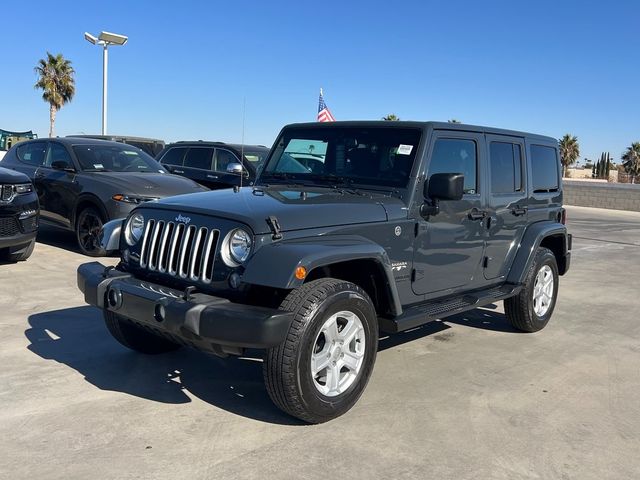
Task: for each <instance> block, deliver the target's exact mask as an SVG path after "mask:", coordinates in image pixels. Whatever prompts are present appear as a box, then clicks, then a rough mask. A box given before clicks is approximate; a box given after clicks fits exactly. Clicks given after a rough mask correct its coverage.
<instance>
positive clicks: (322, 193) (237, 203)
mask: <svg viewBox="0 0 640 480" xmlns="http://www.w3.org/2000/svg"><path fill="white" fill-rule="evenodd" d="M385 203H387V204H393V206H394V208H392V210H393V211H395V212H397V211H400V210H401V208H400V207H399V206H398V205H396V204H402V201H401V200H399V199H397V198H392V197H389V196H386V195H382V194H375V193H374V194H369V193H367V194H365V195H356V194H353V193H346V192H341V191H340V190H334V189H330V188H304V189H302V188H299V187H285V186H271V187H268V188H267V187H264V188H263V187H260V188H252V187H245V188H241V189H240V190H239V191H237V192H235V191H234V190H232V189H225V190H215V191H211V192H205V193H194V194H188V195H179V196H177V197H172V198H166V199H162V200H159V201H157V202H150V203H148V204H145V205H143V206H141V207H140V208H143V209H145V208H159V209H163V210H172V211H175V212H176V214H183V215H185V214H189V213H196V214H201V215H209V216H215V217H222V218H225V219H229V220H234V221H238V222H241V223H244V224H246V225H248V226H249V227H251V229H252V230H253V232H254V233H256V234H263V233H269V232H270V229H269V226H268V224H267V222H266V219H267V217H270V216H274V217H276V218H277V219H278V223H279V224H280V227H281V229H282V231H283V232H286V231H291V230H303V229H308V228H322V227H332V226H340V225H353V224H358V223H371V222H384V221H387V220H388V219H389V216H388V215H387V208H385ZM403 211H404V215H405V217H406V209H404V210H403Z"/></svg>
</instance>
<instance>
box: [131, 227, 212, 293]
mask: <svg viewBox="0 0 640 480" xmlns="http://www.w3.org/2000/svg"><path fill="white" fill-rule="evenodd" d="M219 236H220V232H219V231H218V230H216V229H208V228H206V227H196V226H195V225H189V226H187V225H185V224H183V223H175V222H165V221H163V220H149V221H148V222H147V226H146V228H145V231H144V236H143V239H142V249H141V250H140V266H141V267H142V268H146V269H147V270H150V271H156V272H159V273H164V274H167V275H171V276H173V277H178V278H184V279H189V280H192V281H200V282H203V283H210V282H211V280H212V278H213V263H214V260H215V256H216V251H217V245H218V237H219Z"/></svg>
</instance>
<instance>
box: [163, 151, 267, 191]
mask: <svg viewBox="0 0 640 480" xmlns="http://www.w3.org/2000/svg"><path fill="white" fill-rule="evenodd" d="M268 154H269V149H268V148H267V147H264V146H262V145H236V144H231V143H222V142H203V141H196V142H177V143H171V144H169V145H167V146H166V147H165V149H164V150H163V151H162V152H160V153H159V154H158V156H157V157H156V159H157V160H158V161H159V162H160V163H161V164H162V165H164V167H165V168H166V169H167V170H169V171H170V172H171V173H175V174H178V175H183V176H185V177H187V178H190V179H191V180H194V181H196V182H198V183H199V184H200V185H204V186H205V187H207V188H210V189H212V190H217V189H219V188H229V187H235V186H240V185H252V184H253V182H254V181H255V179H256V172H257V170H258V167H259V166H260V164H261V163H262V161H263V160H264V159H265V158H266V157H267V155H268ZM240 159H242V160H240Z"/></svg>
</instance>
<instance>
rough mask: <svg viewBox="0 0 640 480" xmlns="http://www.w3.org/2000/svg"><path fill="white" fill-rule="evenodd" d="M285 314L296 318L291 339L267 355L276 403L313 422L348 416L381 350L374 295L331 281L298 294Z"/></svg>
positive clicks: (314, 283)
mask: <svg viewBox="0 0 640 480" xmlns="http://www.w3.org/2000/svg"><path fill="white" fill-rule="evenodd" d="M280 309H281V310H286V311H290V312H294V314H295V316H294V319H293V322H292V324H291V327H290V328H289V333H288V335H287V338H286V340H285V341H284V342H283V343H282V344H281V345H278V346H277V347H273V348H270V349H269V350H268V351H267V356H266V361H265V363H264V380H265V385H266V387H267V392H268V393H269V396H270V397H271V400H272V401H273V403H275V404H276V406H277V407H278V408H280V409H281V410H283V411H284V412H286V413H288V414H289V415H292V416H294V417H297V418H299V419H301V420H304V421H305V422H309V423H322V422H326V421H328V420H331V419H333V418H336V417H338V416H340V415H342V414H343V413H345V412H347V411H348V410H349V409H350V408H351V407H353V405H354V404H355V403H356V402H357V401H358V399H359V398H360V395H361V394H362V392H363V391H364V389H365V387H366V385H367V382H368V381H369V377H370V376H371V372H372V370H373V365H374V363H375V359H376V354H377V351H378V323H377V317H376V312H375V308H374V306H373V304H372V302H371V300H370V299H369V296H368V295H367V294H366V293H365V292H364V290H362V289H361V288H360V287H358V286H357V285H354V284H353V283H350V282H347V281H344V280H337V279H333V278H325V279H320V280H314V281H312V282H309V283H307V284H305V285H303V286H302V287H300V288H298V289H296V290H293V291H292V292H291V293H289V295H288V296H287V297H286V298H285V300H284V301H283V302H282V304H281V305H280Z"/></svg>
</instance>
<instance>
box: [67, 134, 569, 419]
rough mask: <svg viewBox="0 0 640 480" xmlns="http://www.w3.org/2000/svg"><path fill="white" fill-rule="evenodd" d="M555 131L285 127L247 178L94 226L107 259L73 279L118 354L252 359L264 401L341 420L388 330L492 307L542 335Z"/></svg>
mask: <svg viewBox="0 0 640 480" xmlns="http://www.w3.org/2000/svg"><path fill="white" fill-rule="evenodd" d="M564 223H565V211H564V209H563V208H562V184H561V175H560V163H559V161H558V146H557V142H556V140H554V139H553V138H548V137H543V136H539V135H531V134H528V133H521V132H513V131H505V130H498V129H494V128H486V127H475V126H470V125H460V124H450V123H434V122H427V123H418V122H335V123H330V124H327V123H322V124H321V123H310V124H294V125H289V126H287V127H285V128H284V129H283V130H282V132H281V133H280V135H279V136H278V139H277V141H276V143H275V144H274V146H273V148H272V150H271V152H270V154H269V157H268V158H267V160H266V161H265V164H264V166H263V169H262V172H261V173H260V175H259V178H258V180H257V181H256V184H255V185H253V186H246V187H243V188H235V189H233V190H231V189H229V190H219V191H213V192H206V193H195V194H189V195H181V196H177V197H172V198H167V199H163V200H160V201H153V202H148V203H145V204H142V205H140V206H138V207H137V208H136V209H135V210H134V211H133V212H132V213H131V214H130V215H129V216H128V217H127V218H126V219H125V220H117V221H113V222H110V223H108V224H106V225H105V227H104V230H103V237H102V244H103V247H104V248H105V249H106V250H107V251H116V250H119V251H120V256H121V261H120V263H119V264H118V266H117V267H115V268H113V267H108V268H105V267H104V266H103V265H101V264H100V263H96V262H92V263H86V264H84V265H81V266H80V267H79V269H78V286H79V288H80V290H81V291H82V292H84V296H85V300H86V302H87V303H89V304H91V305H95V306H96V307H99V308H101V309H102V310H103V312H104V318H105V321H106V325H107V327H108V329H109V331H110V332H111V333H112V334H113V336H114V337H115V338H116V339H117V340H118V341H119V342H120V343H122V344H123V345H125V346H127V347H129V348H131V349H133V350H136V351H138V352H142V353H146V354H156V353H162V352H168V351H170V350H174V349H176V348H178V347H179V346H180V345H189V346H192V347H195V348H197V349H199V350H203V351H205V352H210V353H214V354H216V355H221V356H224V355H242V354H243V352H244V351H245V349H256V348H257V349H264V350H265V360H264V379H265V383H266V387H267V391H268V392H269V395H270V396H271V399H272V400H273V402H274V403H275V404H276V405H277V406H278V407H279V408H281V409H282V410H284V411H285V412H287V413H289V414H291V415H293V416H295V417H298V418H300V419H302V420H304V421H306V422H310V423H319V422H325V421H327V420H330V419H332V418H335V417H337V416H339V415H341V414H343V413H345V412H346V411H347V410H349V409H350V408H351V407H352V406H353V405H354V404H355V402H356V401H357V400H358V398H359V397H360V395H361V394H362V392H363V390H364V388H365V386H366V384H367V381H368V380H369V377H370V376H371V372H372V370H373V365H374V362H375V359H376V351H377V348H378V334H379V331H383V332H387V333H395V332H399V331H402V330H406V329H410V328H414V327H416V326H418V325H421V324H424V323H426V322H429V321H431V320H435V319H440V318H443V317H447V316H449V315H453V314H456V313H459V312H463V311H465V310H470V309H473V308H476V307H480V306H483V305H487V304H491V303H494V302H496V301H499V300H504V306H505V312H506V317H507V319H508V320H509V321H510V322H511V324H512V325H513V326H514V327H515V328H517V329H519V330H523V331H526V332H535V331H538V330H540V329H542V328H543V327H544V326H545V325H546V324H547V323H548V322H549V319H550V318H551V315H552V313H553V309H554V307H555V303H556V299H557V295H558V276H559V275H563V274H565V273H566V272H567V270H568V269H569V259H570V250H571V236H570V235H568V234H567V229H566V227H565V225H564Z"/></svg>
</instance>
